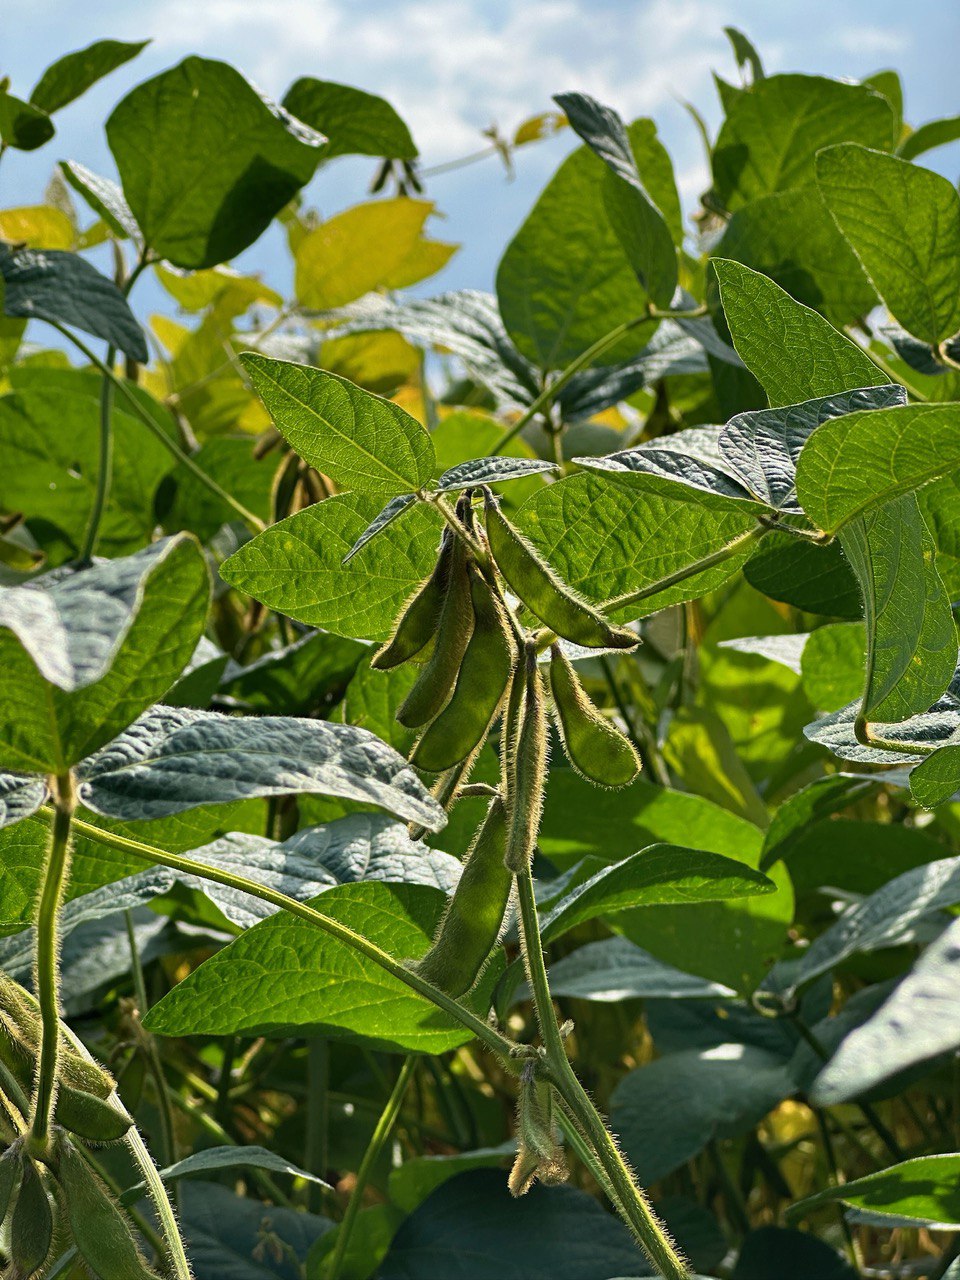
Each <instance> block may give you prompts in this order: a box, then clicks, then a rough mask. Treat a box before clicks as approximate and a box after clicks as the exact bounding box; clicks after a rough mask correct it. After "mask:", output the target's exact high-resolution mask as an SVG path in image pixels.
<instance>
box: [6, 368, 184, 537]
mask: <svg viewBox="0 0 960 1280" xmlns="http://www.w3.org/2000/svg"><path fill="white" fill-rule="evenodd" d="M10 381H11V384H12V387H13V391H14V394H13V395H8V396H2V397H0V452H2V454H3V458H4V462H5V464H6V465H5V466H4V467H3V468H2V469H0V506H2V508H3V510H4V511H8V512H12V511H22V512H24V513H26V515H27V524H28V527H29V528H30V529H31V531H32V532H33V533H34V537H36V538H37V539H38V541H39V542H40V543H41V545H45V544H46V541H47V535H48V533H49V530H48V529H47V527H46V526H47V522H49V524H50V525H52V526H55V531H59V533H60V534H61V535H62V536H63V538H64V539H65V540H66V541H67V543H68V544H69V546H70V547H71V548H72V549H73V550H74V552H75V553H76V554H79V551H80V548H81V547H82V545H83V536H84V533H85V532H86V528H87V522H88V520H89V517H90V511H91V508H92V506H93V502H94V494H95V489H96V481H97V474H98V465H99V440H100V392H101V380H100V376H99V374H95V373H91V372H89V371H85V370H84V371H81V370H79V369H42V368H31V367H30V366H25V367H24V366H17V367H16V368H14V369H13V370H11V373H10ZM141 403H144V404H145V405H147V406H148V407H149V404H152V403H153V402H148V401H147V400H145V399H142V400H141ZM153 407H154V408H155V410H159V406H156V405H154V406H153ZM159 412H160V413H165V410H159ZM112 422H113V429H114V448H113V476H112V482H111V485H110V492H109V494H108V496H107V502H106V506H105V508H104V513H103V520H102V522H101V526H100V539H99V543H98V546H99V548H100V550H101V552H102V554H104V555H113V556H115V555H125V554H128V553H130V552H133V551H136V550H138V549H139V548H141V547H142V546H143V545H144V543H145V542H147V541H148V540H149V539H150V537H151V535H152V533H153V530H154V528H155V527H156V515H155V512H154V497H155V494H156V491H157V487H158V486H159V484H160V482H161V480H162V479H163V477H164V475H166V474H167V472H169V470H170V454H169V453H168V452H167V450H166V449H165V448H164V446H163V444H162V443H161V442H160V440H158V439H157V438H156V437H155V436H154V435H152V434H151V433H150V432H148V431H147V430H146V428H145V427H144V425H143V423H142V422H140V421H139V420H138V419H137V418H135V417H134V416H133V414H132V413H130V412H129V411H128V410H127V409H125V408H124V406H123V404H114V406H113V413H112ZM170 426H171V428H172V420H171V422H170Z"/></svg>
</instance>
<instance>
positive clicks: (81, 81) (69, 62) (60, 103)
mask: <svg viewBox="0 0 960 1280" xmlns="http://www.w3.org/2000/svg"><path fill="white" fill-rule="evenodd" d="M149 43H150V41H149V40H138V41H135V42H127V41H123V40H95V41H94V42H93V44H91V45H88V46H87V47H86V48H85V49H78V50H77V52H76V53H68V54H67V55H66V56H65V57H63V58H58V59H57V61H56V62H52V63H51V64H50V66H49V67H47V69H46V71H44V73H43V75H42V76H41V77H40V79H39V80H38V81H37V83H36V84H35V85H34V87H33V88H32V89H31V90H30V101H31V102H32V103H33V105H34V106H35V107H40V108H41V110H43V111H48V112H51V113H52V112H54V111H59V110H60V109H61V108H62V107H65V106H66V105H67V104H68V103H70V102H73V101H74V100H75V99H76V98H79V97H80V95H81V94H82V93H86V91H87V90H88V89H89V88H90V87H91V86H92V85H95V84H96V83H97V81H98V80H102V79H103V77H104V76H107V75H109V74H110V72H111V71H116V69H117V67H122V66H123V64H124V63H125V62H129V61H130V59H131V58H135V57H136V56H137V54H138V53H139V52H140V51H141V50H142V49H145V48H146V47H147V45H148V44H149Z"/></svg>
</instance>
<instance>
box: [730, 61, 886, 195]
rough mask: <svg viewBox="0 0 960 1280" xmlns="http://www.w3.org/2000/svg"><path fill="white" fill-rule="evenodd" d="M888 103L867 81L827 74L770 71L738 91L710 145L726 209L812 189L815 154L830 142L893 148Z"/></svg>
mask: <svg viewBox="0 0 960 1280" xmlns="http://www.w3.org/2000/svg"><path fill="white" fill-rule="evenodd" d="M894 124H895V121H894V116H893V111H892V109H891V107H890V104H889V102H888V101H887V100H886V98H884V97H882V96H881V95H880V94H879V93H876V92H875V91H874V90H872V89H869V88H867V87H866V86H865V85H858V84H846V83H843V82H841V81H839V80H828V79H827V78H826V77H824V76H803V75H778V76H769V77H768V78H767V79H765V80H761V81H759V82H758V83H757V84H755V85H754V86H753V88H752V89H751V90H750V92H749V93H739V94H738V95H737V97H736V99H735V101H734V102H733V103H732V104H731V106H730V108H729V110H728V112H727V117H726V119H725V120H724V122H723V124H722V125H721V127H720V132H719V134H718V135H717V141H716V143H715V145H714V150H713V186H714V194H715V197H716V199H717V200H719V201H720V203H721V204H722V205H723V206H724V207H725V208H727V209H730V210H733V209H738V208H739V207H740V206H741V205H745V204H748V203H749V202H750V201H752V200H757V199H759V197H761V196H766V195H770V194H771V193H773V192H776V191H792V190H795V189H796V188H797V187H809V186H812V185H813V182H814V159H815V157H816V154H817V152H818V151H819V150H820V148H821V147H826V146H829V145H830V143H832V142H847V141H854V142H861V143H863V144H864V145H865V146H869V147H880V148H889V147H892V146H893V143H894V141H895V138H894Z"/></svg>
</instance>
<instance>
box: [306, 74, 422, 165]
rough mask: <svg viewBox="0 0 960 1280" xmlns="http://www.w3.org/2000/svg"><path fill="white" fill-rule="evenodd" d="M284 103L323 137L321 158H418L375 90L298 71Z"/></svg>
mask: <svg viewBox="0 0 960 1280" xmlns="http://www.w3.org/2000/svg"><path fill="white" fill-rule="evenodd" d="M283 105H284V107H285V109H286V110H287V111H289V112H290V114H291V115H292V116H296V118H297V119H298V120H302V121H303V123H304V124H306V125H309V126H310V128H311V129H316V131H317V132H318V133H321V134H323V135H324V136H325V137H326V139H327V141H326V143H325V144H324V146H323V149H322V150H321V152H320V158H321V160H324V161H325V160H332V159H333V157H334V156H346V155H359V156H385V157H387V158H388V159H391V160H415V159H416V158H417V148H416V146H415V145H414V141H413V138H411V136H410V130H409V129H408V128H407V126H406V125H405V124H404V123H403V121H402V120H401V119H400V117H399V116H398V115H397V113H396V111H394V109H393V107H391V105H390V103H389V102H387V101H386V100H385V99H383V98H380V97H378V96H377V95H376V94H375V93H366V92H364V90H363V89H355V88H353V87H352V86H351V85H345V84H335V83H334V82H333V81H332V80H316V79H314V78H313V76H303V77H302V78H301V79H299V80H295V81H294V82H293V84H292V85H291V86H290V88H289V89H288V90H287V92H286V95H285V97H284V99H283Z"/></svg>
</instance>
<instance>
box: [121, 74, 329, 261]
mask: <svg viewBox="0 0 960 1280" xmlns="http://www.w3.org/2000/svg"><path fill="white" fill-rule="evenodd" d="M106 127H107V141H108V142H109V144H110V150H111V151H112V152H113V156H114V159H115V160H116V162H117V169H118V170H119V172H120V181H121V183H122V184H123V194H124V196H125V198H126V201H127V203H128V204H129V206H130V208H131V210H132V211H133V215H134V217H135V218H136V220H137V224H138V226H139V227H140V230H141V232H142V233H143V238H144V240H145V242H146V244H147V247H148V248H150V249H152V250H153V251H154V253H156V254H157V255H158V256H160V257H162V258H166V259H167V260H168V261H169V262H172V263H173V264H174V266H178V267H190V268H193V269H196V268H199V267H212V266H215V265H216V264H217V263H218V262H224V261H226V260H227V259H228V258H232V257H235V256H236V254H238V253H240V252H241V250H243V249H245V248H246V247H247V246H248V245H250V244H253V242H254V240H256V239H257V238H258V236H259V235H260V234H261V232H262V231H264V230H265V229H266V227H267V226H268V225H269V223H270V222H271V220H272V219H273V218H274V217H275V215H276V214H278V213H279V212H280V210H281V209H282V208H283V207H284V205H286V204H288V203H289V201H290V200H291V199H292V198H293V197H294V196H295V195H296V193H297V191H299V189H300V188H301V187H302V186H303V185H304V184H305V183H306V182H308V181H309V180H310V178H311V177H312V176H313V171H314V169H315V168H316V166H317V161H318V160H319V158H320V150H319V148H320V145H321V143H322V142H323V138H322V137H321V135H320V134H317V133H315V132H314V131H313V130H312V129H308V128H306V127H305V126H303V125H301V124H300V123H299V122H298V121H296V120H294V119H293V118H292V117H291V116H289V115H288V114H287V113H286V112H284V111H283V110H282V109H281V108H279V107H276V106H274V105H273V104H272V103H271V102H269V100H267V99H265V98H264V97H263V96H262V95H261V94H260V93H259V92H258V91H257V90H256V89H254V87H253V86H252V85H251V84H250V83H249V82H248V81H247V80H245V79H244V77H243V76H242V75H241V74H240V72H239V71H235V70H234V69H233V67H230V66H228V65H227V64H226V63H225V62H216V61H213V60H211V59H208V58H197V57H192V58H186V59H185V60H184V61H183V62H181V63H180V64H179V65H178V66H176V67H172V68H171V69H170V70H169V71H164V72H161V74H160V75H158V76H154V78H153V79H152V80H147V81H145V82H144V83H143V84H140V85H137V87H136V88H135V89H133V90H132V91H131V92H130V93H129V94H127V96H126V97H125V98H124V99H123V101H122V102H120V104H119V105H118V106H117V107H115V108H114V111H113V113H112V114H111V116H110V118H109V119H108V120H107V126H106Z"/></svg>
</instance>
